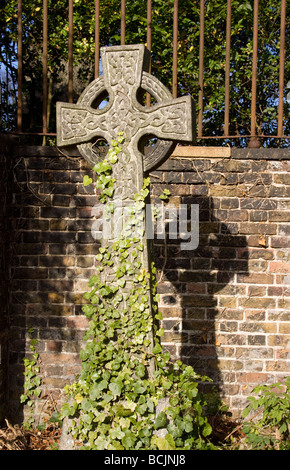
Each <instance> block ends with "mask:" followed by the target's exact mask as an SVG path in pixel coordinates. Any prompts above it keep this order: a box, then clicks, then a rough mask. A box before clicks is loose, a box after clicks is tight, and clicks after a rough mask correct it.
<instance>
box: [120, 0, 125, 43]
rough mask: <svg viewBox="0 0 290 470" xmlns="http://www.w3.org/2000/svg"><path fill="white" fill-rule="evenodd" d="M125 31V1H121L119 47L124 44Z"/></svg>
mask: <svg viewBox="0 0 290 470" xmlns="http://www.w3.org/2000/svg"><path fill="white" fill-rule="evenodd" d="M125 30H126V1H125V0H121V45H122V46H123V45H124V44H125Z"/></svg>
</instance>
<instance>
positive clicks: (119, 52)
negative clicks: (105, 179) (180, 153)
mask: <svg viewBox="0 0 290 470" xmlns="http://www.w3.org/2000/svg"><path fill="white" fill-rule="evenodd" d="M101 57H102V65H103V76H101V77H100V78H97V79H96V80H94V81H93V82H92V83H91V84H90V85H89V86H88V87H87V88H86V89H85V91H84V92H83V93H82V95H81V96H80V98H79V99H78V102H77V103H76V104H70V103H57V145H58V146H66V145H74V144H76V145H77V147H78V150H79V151H80V153H81V155H83V157H84V158H85V159H86V160H88V161H89V162H90V163H91V164H95V163H96V162H97V161H99V159H100V157H98V156H97V154H96V153H95V152H94V150H93V141H94V142H95V141H96V140H97V138H100V137H101V138H104V139H106V140H107V142H108V143H109V144H110V145H111V143H112V140H113V139H116V135H117V133H118V132H124V134H125V137H126V142H125V144H124V145H123V146H122V148H123V152H122V156H120V157H121V158H119V162H120V165H119V168H118V172H117V173H118V174H116V175H115V178H116V181H117V184H116V192H115V194H114V198H115V199H122V200H132V198H133V196H134V194H135V193H136V192H137V191H139V190H140V189H141V187H142V184H143V176H144V173H145V172H148V171H150V170H152V169H153V168H156V167H157V166H158V165H160V164H161V163H162V161H163V160H164V159H165V158H168V157H169V156H170V154H171V153H172V151H173V150H174V147H175V144H174V143H173V142H172V141H174V142H175V143H176V142H178V141H180V142H191V141H192V140H193V130H192V128H193V118H192V116H193V104H192V99H191V97H190V96H184V97H182V98H177V99H173V98H172V95H171V93H170V92H169V91H168V90H167V89H166V88H165V87H164V86H163V85H162V84H161V83H160V81H159V80H157V79H156V78H155V77H154V76H152V75H150V74H149V73H147V71H146V70H148V67H149V59H150V55H149V51H148V50H147V49H146V48H145V46H143V45H130V46H112V47H105V48H102V49H101ZM140 89H143V90H145V91H146V92H149V93H150V94H151V95H152V96H153V97H154V98H155V100H156V101H157V104H155V105H154V106H151V107H145V106H143V105H142V104H141V103H140V102H139V101H138V94H139V92H140ZM105 94H107V95H109V103H108V104H107V106H105V108H103V109H96V108H94V107H92V106H93V104H94V103H97V101H98V99H99V101H100V100H101V99H102V97H104V95H105ZM145 136H155V137H157V138H159V139H162V140H161V141H160V140H159V141H158V144H157V146H156V148H155V149H154V151H153V152H151V153H149V154H148V155H146V156H144V155H143V154H142V153H141V152H140V147H141V145H142V141H143V140H144V137H145Z"/></svg>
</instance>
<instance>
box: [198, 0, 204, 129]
mask: <svg viewBox="0 0 290 470" xmlns="http://www.w3.org/2000/svg"><path fill="white" fill-rule="evenodd" d="M203 50H204V0H200V26H199V71H198V108H199V109H198V134H197V135H198V137H201V136H202V114H203Z"/></svg>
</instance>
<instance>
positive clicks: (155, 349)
mask: <svg viewBox="0 0 290 470" xmlns="http://www.w3.org/2000/svg"><path fill="white" fill-rule="evenodd" d="M161 351H162V348H161V346H160V344H159V343H157V344H156V345H155V346H154V348H153V349H152V353H153V354H159V353H160V352H161Z"/></svg>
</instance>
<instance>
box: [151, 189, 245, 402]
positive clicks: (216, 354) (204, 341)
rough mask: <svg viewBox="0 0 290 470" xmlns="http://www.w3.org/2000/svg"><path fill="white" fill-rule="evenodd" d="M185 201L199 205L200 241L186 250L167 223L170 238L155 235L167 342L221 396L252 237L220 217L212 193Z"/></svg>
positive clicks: (173, 351) (155, 250)
mask: <svg viewBox="0 0 290 470" xmlns="http://www.w3.org/2000/svg"><path fill="white" fill-rule="evenodd" d="M181 203H182V204H188V205H190V204H198V205H199V244H198V246H197V248H195V249H192V250H186V249H185V250H182V249H181V243H182V240H180V238H179V239H176V240H172V239H169V237H168V224H167V227H166V237H165V239H164V240H156V239H154V259H155V264H156V266H157V268H158V281H159V282H158V293H159V294H160V296H161V301H160V310H161V311H162V314H163V328H164V330H165V333H164V337H163V343H164V347H165V349H168V350H169V351H170V352H171V354H172V357H173V358H174V359H181V360H182V361H183V362H185V363H187V364H189V365H191V366H192V367H193V368H194V370H195V372H196V373H198V374H201V375H206V376H208V377H210V378H211V379H212V381H213V382H212V384H211V385H210V386H209V387H206V388H207V389H212V386H213V385H214V387H215V389H216V390H217V392H218V394H219V395H220V398H221V396H222V394H223V393H224V392H222V388H223V385H225V376H226V375H227V383H229V382H230V372H229V371H228V370H227V371H226V370H222V368H223V367H222V366H221V362H225V361H226V360H227V359H231V358H230V357H228V358H227V347H228V350H229V349H230V348H229V346H230V334H231V330H230V328H231V327H234V326H235V324H236V323H235V322H230V321H228V320H231V319H235V318H237V315H238V307H237V306H236V296H237V295H238V293H239V289H241V284H240V285H239V284H238V283H237V282H236V276H237V274H238V273H242V274H243V275H247V274H248V257H249V256H248V248H247V240H246V237H245V236H242V235H239V234H238V233H237V226H235V224H230V223H226V222H223V221H221V220H218V219H217V218H216V217H215V215H214V209H213V200H212V199H211V198H210V197H184V198H182V200H181ZM188 231H189V230H188ZM222 330H224V331H222ZM218 331H220V332H221V333H225V334H228V335H229V336H228V337H227V340H228V341H229V343H228V345H226V343H224V344H222V341H220V338H219V336H220V333H217V332H218ZM232 333H234V331H233V332H232ZM176 345H177V346H176ZM221 357H222V358H223V359H222V361H221V360H220V358H221ZM206 388H204V389H206Z"/></svg>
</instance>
